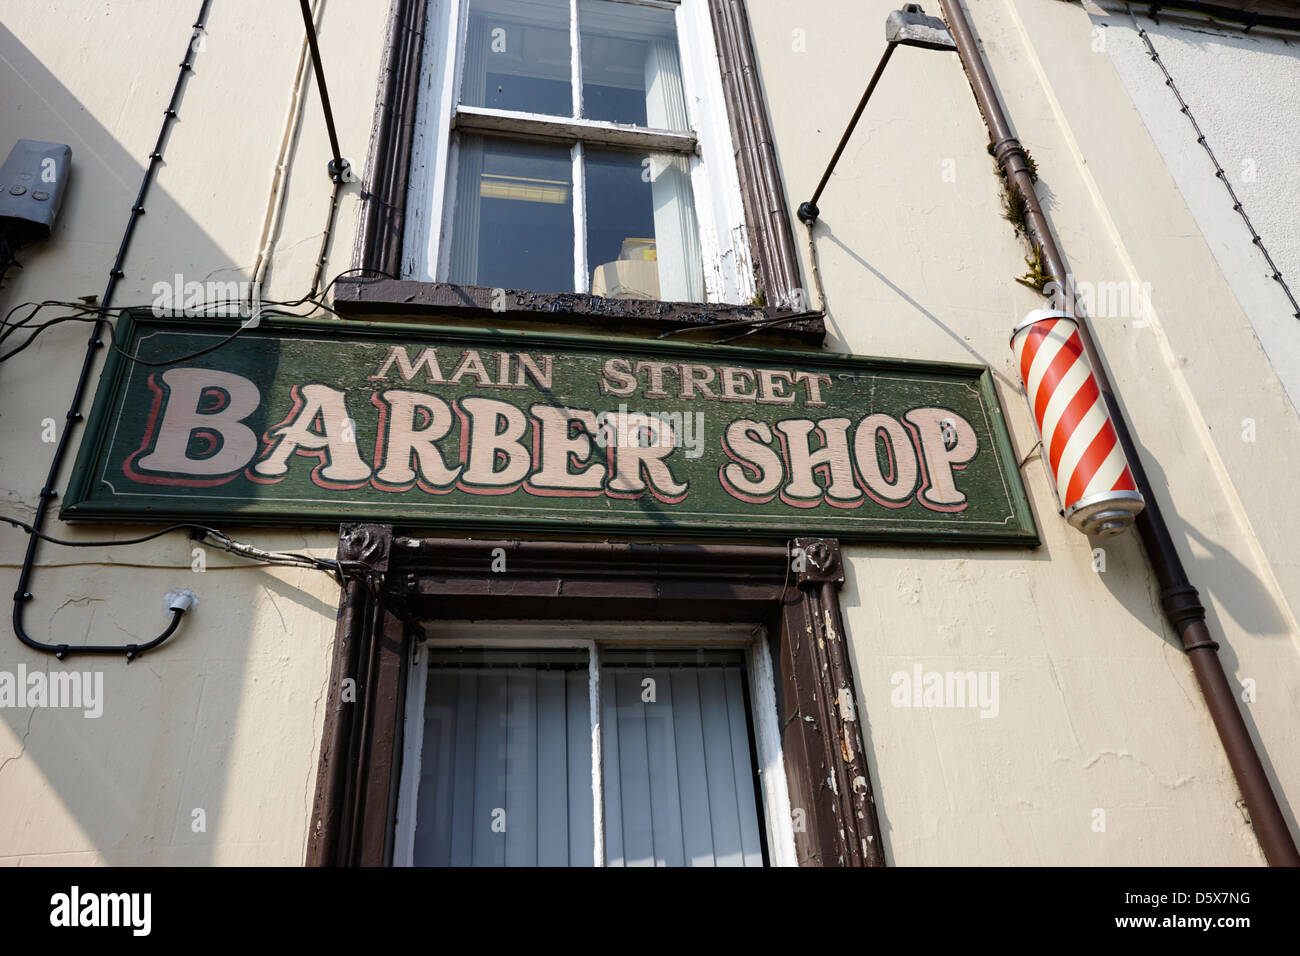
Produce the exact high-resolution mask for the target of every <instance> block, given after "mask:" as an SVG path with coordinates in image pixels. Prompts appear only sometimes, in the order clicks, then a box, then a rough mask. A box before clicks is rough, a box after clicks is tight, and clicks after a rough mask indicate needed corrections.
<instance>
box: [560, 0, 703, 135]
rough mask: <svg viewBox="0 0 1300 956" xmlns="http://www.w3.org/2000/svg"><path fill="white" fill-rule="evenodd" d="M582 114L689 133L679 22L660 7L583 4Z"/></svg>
mask: <svg viewBox="0 0 1300 956" xmlns="http://www.w3.org/2000/svg"><path fill="white" fill-rule="evenodd" d="M578 25H579V28H580V30H581V33H582V115H583V116H585V117H587V118H588V119H598V120H611V121H613V122H615V123H631V124H633V125H635V126H650V127H653V128H655V129H671V130H680V131H683V132H684V131H686V130H689V129H690V124H689V122H688V121H687V118H686V96H685V94H684V92H683V90H682V67H681V58H680V56H679V55H678V52H677V21H676V17H675V15H674V13H673V11H672V10H669V9H665V8H661V7H646V6H637V5H635V4H630V3H616V2H612V0H582V3H581V5H580V6H579V8H578Z"/></svg>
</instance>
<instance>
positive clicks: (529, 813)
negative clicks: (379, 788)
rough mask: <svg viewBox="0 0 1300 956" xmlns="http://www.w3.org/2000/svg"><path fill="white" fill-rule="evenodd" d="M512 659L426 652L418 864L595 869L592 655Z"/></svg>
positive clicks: (557, 654) (539, 654) (545, 654)
mask: <svg viewBox="0 0 1300 956" xmlns="http://www.w3.org/2000/svg"><path fill="white" fill-rule="evenodd" d="M506 656H508V655H503V654H494V653H492V652H475V651H466V652H463V654H455V653H453V654H452V655H445V654H436V653H435V654H431V655H430V657H431V659H430V663H429V677H428V684H427V689H426V694H425V706H424V744H423V754H422V758H421V764H420V784H419V794H418V797H417V803H416V826H415V846H414V862H415V864H416V865H417V866H591V865H592V845H593V842H594V841H593V835H592V818H593V813H592V797H591V716H590V704H589V701H590V695H589V691H588V678H587V661H586V654H585V653H584V652H578V653H577V654H576V655H575V654H572V653H570V652H565V651H560V652H554V653H552V652H544V651H543V652H531V653H525V654H516V655H514V661H513V663H512V662H511V661H509V660H504V659H503V658H504V657H506ZM525 661H526V663H525Z"/></svg>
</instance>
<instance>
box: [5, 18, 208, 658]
mask: <svg viewBox="0 0 1300 956" xmlns="http://www.w3.org/2000/svg"><path fill="white" fill-rule="evenodd" d="M211 5H212V0H201V2H200V4H199V15H198V17H197V18H196V20H195V23H194V28H195V29H199V30H202V29H204V26H205V23H206V20H207V16H208V10H209V8H210V7H211ZM193 37H194V34H193V33H192V32H191V33H188V34H186V37H185V55H184V58H183V59H182V60H181V62H180V67H179V71H178V73H177V75H176V83H175V84H174V85H173V87H172V94H171V98H170V99H169V100H168V101H167V107H166V109H164V110H163V121H162V126H161V128H160V129H159V130H158V139H157V140H156V141H155V142H154V147H153V150H152V151H151V152H150V153H149V164H148V165H147V166H146V167H145V170H144V174H143V175H142V176H141V179H140V189H139V192H137V193H136V198H135V202H134V203H133V204H132V206H131V214H130V216H129V217H128V218H127V221H126V228H125V229H124V230H123V232H122V241H121V243H120V244H119V245H118V249H117V256H116V258H115V259H114V260H113V267H112V268H111V269H110V270H109V272H108V283H107V285H106V286H105V288H104V294H103V295H102V296H101V297H100V302H101V303H102V306H100V308H103V309H107V308H108V307H109V305H110V304H111V303H112V301H113V293H114V292H115V291H116V290H117V282H118V280H119V279H120V278H122V277H123V276H124V275H125V273H124V272H123V271H122V266H123V265H124V264H125V262H126V253H127V250H128V249H129V248H130V247H131V239H132V237H133V236H134V235H135V227H136V225H137V223H139V221H140V216H142V215H143V214H144V202H145V199H146V198H147V197H148V195H149V187H150V186H151V185H152V184H153V180H154V173H155V171H156V170H157V168H158V164H159V163H161V162H162V150H163V146H164V145H165V144H166V142H167V133H168V131H169V130H170V129H171V126H172V123H174V122H175V121H176V118H177V115H178V114H177V112H176V110H177V107H178V106H179V105H180V97H181V93H182V92H183V91H184V89H185V78H186V76H187V75H188V74H189V73H191V72H193V70H194V66H193V60H192V57H193V56H194V53H195V49H194V47H195V44H194V43H193ZM103 326H104V323H103V320H102V319H101V320H100V321H98V322H96V323H95V324H94V327H93V328H92V329H91V332H90V337H89V338H88V340H87V341H86V354H85V357H84V358H83V359H82V363H81V372H80V373H79V374H78V376H77V384H76V387H75V388H74V390H73V393H72V402H71V404H70V405H69V407H68V413H67V425H66V426H65V427H64V428H63V430H62V434H61V435H60V436H59V442H58V444H57V445H56V446H55V448H54V458H53V460H52V461H51V462H50V470H49V473H48V474H47V475H46V478H45V484H44V486H43V487H42V488H41V493H40V499H39V501H38V502H37V504H36V513H35V515H34V516H33V518H32V532H33V533H32V535H31V537H30V538H29V539H28V542H27V552H26V554H25V555H24V556H23V566H22V570H21V571H20V572H19V574H18V588H17V590H16V591H15V592H14V612H13V628H14V635H15V636H16V637H17V638H18V640H20V641H21V642H22V643H23V644H24V645H26V646H27V647H30V648H32V649H33V650H37V651H42V652H45V653H52V654H54V655H55V656H56V657H57V658H59V659H60V660H62V659H63V658H64V657H65V656H66V655H67V654H68V653H69V651H70V648H69V647H68V645H66V644H47V643H45V642H44V641H38V640H36V639H35V638H33V637H32V636H31V635H29V634H28V633H27V631H26V629H25V628H24V627H23V612H24V609H25V608H26V606H27V602H28V601H30V600H32V592H31V579H32V574H33V571H34V569H35V566H36V550H37V546H38V544H39V543H40V541H41V539H40V537H38V532H40V529H41V528H42V527H43V526H44V524H45V518H46V516H47V515H48V514H49V509H50V502H52V501H53V500H54V499H55V498H56V497H57V496H58V492H57V491H55V490H54V488H55V485H56V484H57V483H58V479H59V470H60V468H61V467H62V465H63V456H64V455H66V454H67V452H68V442H69V439H70V437H71V435H72V433H73V428H72V425H73V424H74V423H76V422H79V421H81V419H82V415H81V411H80V409H81V403H82V400H83V398H84V397H85V393H86V386H87V385H88V383H89V381H90V372H91V368H92V367H93V366H94V359H95V352H96V350H98V349H100V348H102V347H103V344H104V343H103V339H102V338H101V335H102V330H103ZM184 613H185V612H184V611H183V610H180V609H174V610H173V611H172V620H171V622H170V623H169V624H168V626H167V628H166V629H165V630H164V631H163V632H162V633H161V634H159V635H158V636H157V637H156V638H154V639H153V640H151V641H148V642H146V643H144V644H127V645H99V644H95V645H86V646H83V647H78V648H76V652H77V653H79V654H123V653H124V654H126V658H127V660H128V661H129V660H132V659H133V658H134V657H135V655H136V654H137V653H139V652H140V651H143V650H148V649H150V648H153V647H157V646H158V645H159V644H161V643H162V642H163V641H165V640H167V638H169V637H170V636H171V635H172V634H173V633H174V632H175V630H176V628H177V627H178V626H179V625H180V621H181V617H182V616H184Z"/></svg>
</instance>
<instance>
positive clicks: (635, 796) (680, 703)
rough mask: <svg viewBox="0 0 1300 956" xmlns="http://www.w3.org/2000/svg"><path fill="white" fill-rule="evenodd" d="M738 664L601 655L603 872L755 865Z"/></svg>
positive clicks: (759, 840)
mask: <svg viewBox="0 0 1300 956" xmlns="http://www.w3.org/2000/svg"><path fill="white" fill-rule="evenodd" d="M697 655H698V656H697ZM638 656H639V658H640V660H639V661H638V660H636V657H638ZM687 660H694V661H697V662H698V663H685V661H687ZM742 660H743V658H742V657H741V655H739V654H731V653H725V652H712V653H705V652H687V654H685V655H683V654H682V653H680V652H672V651H668V652H662V651H643V652H640V654H639V655H635V656H634V655H631V654H627V653H622V654H618V655H617V656H615V655H614V654H606V655H603V658H602V667H601V672H600V686H601V733H602V744H601V753H602V755H603V758H604V759H603V765H604V777H605V848H606V861H607V862H608V864H609V865H610V866H762V865H763V858H764V851H763V835H762V826H761V823H760V818H759V810H758V807H759V801H758V798H757V797H756V795H755V791H756V781H755V775H754V764H753V759H752V756H751V742H750V727H749V714H748V709H747V706H746V701H745V692H744V668H743V665H742V663H741V661H742Z"/></svg>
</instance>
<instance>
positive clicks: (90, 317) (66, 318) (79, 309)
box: [0, 268, 393, 368]
mask: <svg viewBox="0 0 1300 956" xmlns="http://www.w3.org/2000/svg"><path fill="white" fill-rule="evenodd" d="M358 272H365V273H373V274H376V275H381V276H384V277H386V278H393V276H392V275H391V274H390V273H387V272H384V271H382V270H379V269H365V268H357V269H346V270H344V271H343V272H340V273H339V274H338V275H336V276H335V277H334V278H333V279H331V280H330V281H329V283H328V284H327V285H326V286H325V288H324V289H323V290H321V291H319V292H316V291H314V290H313V291H312V292H309V293H308V294H307V295H305V296H303V297H301V298H298V299H283V300H266V301H260V302H259V303H258V304H257V310H256V311H255V312H253V314H252V315H250V316H244V315H242V314H240V315H238V316H224V315H220V314H217V315H214V316H212V317H213V318H242V319H244V322H243V323H242V324H241V325H240V326H239V328H237V329H235V331H233V332H231V333H230V334H229V335H228V336H226V337H225V338H224V339H222V340H221V341H220V342H217V343H216V344H214V345H210V346H208V347H207V348H204V349H200V350H199V351H197V352H192V353H190V354H188V355H182V356H178V357H176V358H170V359H166V360H164V361H161V362H150V361H146V360H145V359H142V358H137V357H136V356H134V355H132V354H131V353H130V352H127V351H125V350H124V349H122V348H121V347H120V346H118V345H117V344H116V342H113V341H112V338H113V335H114V329H113V326H112V325H109V326H108V327H107V328H108V331H109V338H110V342H109V344H110V346H111V347H112V349H113V350H114V351H115V352H117V353H118V354H119V355H122V356H123V357H124V358H126V359H128V360H130V361H132V362H135V363H137V364H139V365H144V366H148V367H150V368H161V367H164V366H168V365H176V364H178V363H180V362H188V361H191V360H192V359H196V358H199V357H200V356H203V355H207V354H208V353H209V352H215V351H216V350H217V349H220V348H222V347H224V346H226V345H228V344H229V343H230V342H232V341H234V339H235V338H236V337H238V336H239V335H240V334H241V333H243V332H244V331H246V330H248V329H251V328H254V327H255V326H256V320H257V319H259V318H260V317H261V316H262V315H263V314H265V312H264V309H263V307H264V306H273V307H276V308H289V309H293V308H298V307H299V306H301V305H304V304H305V303H308V302H310V303H312V305H313V306H314V308H312V309H311V310H310V311H308V312H303V313H287V316H288V317H290V318H297V319H305V318H310V317H311V316H313V315H315V314H316V313H317V312H318V311H324V312H328V313H329V314H331V315H333V316H335V317H341V316H339V314H338V312H336V311H335V310H334V309H333V308H332V307H331V306H328V305H326V304H325V303H324V302H322V301H320V300H321V299H323V298H324V297H325V296H326V295H328V293H329V290H330V289H332V288H333V287H334V284H335V283H336V282H338V281H339V280H340V279H342V278H344V277H345V276H347V275H351V274H354V273H358ZM318 283H319V275H318V277H317V281H316V282H313V286H315V285H317V284H318ZM244 305H245V303H244V302H243V300H240V301H238V302H236V301H235V300H231V299H224V300H221V301H219V302H210V303H204V305H203V311H204V312H207V311H209V310H216V309H232V308H239V309H242V308H243V307H244ZM24 306H32V307H33V308H32V311H31V312H29V313H28V314H27V315H26V316H25V317H24V318H22V319H21V320H19V321H17V322H11V321H9V317H10V316H12V315H13V313H14V312H15V311H17V310H18V309H21V308H23V307H24ZM56 307H58V308H71V309H75V310H76V311H74V312H73V313H71V314H69V315H62V316H56V317H54V318H51V319H47V320H45V321H44V322H41V323H37V324H36V325H28V323H29V322H31V321H32V319H33V318H35V316H36V315H38V314H39V313H40V311H41V309H44V308H56ZM148 308H151V306H148V305H137V306H117V307H115V308H112V309H105V308H100V307H98V306H92V305H87V304H85V303H76V302H65V301H58V300H52V299H48V300H45V301H43V302H21V303H19V304H18V305H16V306H14V307H13V308H12V309H10V310H9V313H8V315H6V317H5V318H4V319H3V320H0V328H2V329H3V331H0V342H3V341H4V340H5V339H7V338H8V337H9V336H10V335H12V334H14V333H15V332H17V331H18V330H19V329H26V330H28V331H30V333H31V334H30V335H28V337H27V338H26V339H25V340H23V342H22V344H21V345H18V346H15V347H14V348H13V349H11V350H10V351H8V352H5V353H4V354H3V355H0V362H5V361H8V360H9V359H11V358H13V357H14V356H15V355H17V354H19V353H20V352H22V351H23V350H25V349H26V348H27V347H28V346H30V345H31V344H32V343H33V342H34V341H35V339H36V337H37V336H38V335H40V334H41V333H42V332H44V331H45V330H46V329H48V328H50V327H52V326H55V325H59V324H62V323H63V322H91V323H99V322H101V321H104V320H108V319H111V318H119V319H120V318H121V317H122V315H123V314H124V313H126V312H128V311H132V310H142V309H148ZM279 314H281V315H286V313H279Z"/></svg>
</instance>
